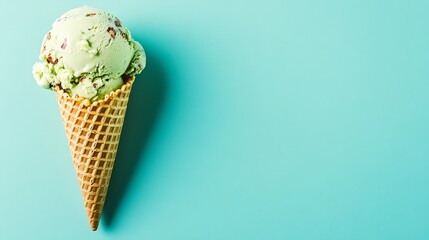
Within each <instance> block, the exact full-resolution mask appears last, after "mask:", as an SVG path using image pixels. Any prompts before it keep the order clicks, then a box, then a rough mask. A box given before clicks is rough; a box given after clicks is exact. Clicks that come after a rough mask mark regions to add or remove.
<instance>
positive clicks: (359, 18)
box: [0, 0, 429, 240]
mask: <svg viewBox="0 0 429 240" xmlns="http://www.w3.org/2000/svg"><path fill="white" fill-rule="evenodd" d="M84 4H87V5H90V6H95V7H99V8H103V9H105V10H107V11H110V12H112V13H113V14H115V15H116V16H118V17H119V18H120V19H121V20H122V22H124V24H125V25H126V26H127V27H128V28H129V29H130V31H131V32H132V33H133V37H134V38H135V39H137V40H138V41H140V42H141V43H142V45H143V46H144V47H145V49H146V53H147V69H146V70H145V71H144V72H143V73H142V74H141V75H140V76H139V78H138V81H137V82H136V84H135V87H134V91H133V93H132V96H131V102H130V105H129V109H128V112H127V119H126V121H125V127H124V130H123V135H122V138H121V144H120V147H119V151H118V157H117V162H116V166H115V172H114V174H113V178H112V182H111V187H110V190H109V197H108V199H107V202H106V206H105V210H104V213H103V214H104V215H103V219H102V221H101V225H100V228H99V230H98V231H97V232H92V231H91V230H90V228H89V225H88V222H87V218H86V213H85V210H84V208H83V203H82V199H81V195H80V190H79V187H78V183H77V179H76V177H75V172H74V169H73V165H72V160H71V156H70V153H69V149H68V145H67V140H66V137H65V132H64V129H63V126H62V122H61V118H60V115H59V111H58V106H57V103H56V101H55V97H54V94H53V93H52V92H49V91H46V90H43V89H40V88H39V87H38V86H37V85H36V83H35V80H34V79H33V77H32V75H31V67H32V65H33V63H34V62H35V61H37V57H38V53H39V49H40V45H41V42H42V39H43V36H44V34H45V33H46V32H47V31H48V30H49V29H50V27H51V23H52V22H53V21H54V20H55V19H56V18H57V17H59V16H60V15H61V14H62V13H63V12H65V11H66V10H68V9H71V8H74V7H78V6H81V5H84ZM428 10H429V2H428V1H416V0H403V1H384V0H378V1H370V0H363V1H354V0H350V1H340V0H325V1H317V0H307V1H303V0H293V1H292V0H290V1H289V0H266V1H262V0H255V1H244V0H228V1H226V0H217V1H197V0H183V1H173V0H166V1H137V0H136V1H109V2H107V1H53V0H51V1H48V0H39V1H31V2H30V1H28V2H24V1H18V0H17V1H9V2H8V4H7V6H3V13H2V14H1V15H0V20H1V23H2V24H1V29H2V37H1V38H0V44H1V46H3V47H2V52H1V56H2V57H1V60H0V70H1V73H2V74H3V76H2V78H1V82H2V84H3V85H4V86H5V87H7V90H3V91H2V93H1V94H0V113H1V118H0V189H1V191H0V239H8V240H14V239H74V240H75V239H154V240H158V239H159V240H164V239H166V240H167V239H168V240H174V239H186V240H189V239H207V240H209V239H223V240H229V239H231V240H232V239H234V240H235V239H246V240H253V239H303V240H304V239H308V240H313V239H338V240H340V239H341V240H343V239H365V240H372V239H374V240H384V239H386V240H387V239H388V240H395V239H398V240H399V239H401V240H403V239H413V240H419V239H422V240H423V239H429V188H428V181H429V161H428V157H429V146H428V143H429V141H428V140H429V112H428V111H429V108H428V104H429V98H428V89H429V68H428V62H429V45H428V43H429V28H428V21H429V15H428ZM9 81H10V82H11V83H9Z"/></svg>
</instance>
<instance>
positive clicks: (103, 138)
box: [55, 79, 134, 230]
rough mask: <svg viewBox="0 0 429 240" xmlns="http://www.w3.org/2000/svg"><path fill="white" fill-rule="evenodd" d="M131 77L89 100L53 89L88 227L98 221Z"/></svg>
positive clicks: (93, 226) (116, 147)
mask: <svg viewBox="0 0 429 240" xmlns="http://www.w3.org/2000/svg"><path fill="white" fill-rule="evenodd" d="M133 81H134V79H131V80H130V81H128V82H127V83H126V84H124V85H123V86H122V88H121V89H118V90H116V91H115V92H114V93H111V94H110V95H109V96H107V97H106V98H105V99H103V100H100V101H97V102H94V103H92V104H88V101H86V102H85V101H83V99H75V98H72V97H70V96H68V95H67V94H66V93H64V92H62V91H60V90H56V91H55V93H56V97H57V101H58V104H59V106H60V111H61V116H62V119H63V123H64V127H65V129H66V135H67V138H68V140H69V145H70V150H71V154H72V157H73V163H74V167H75V169H76V172H77V177H78V179H79V183H80V188H81V190H82V197H83V200H84V204H85V208H86V211H87V214H88V219H89V222H90V226H91V228H92V230H96V229H97V227H98V223H99V221H100V217H101V213H102V210H103V206H104V201H105V199H106V194H107V190H108V187H109V181H110V177H111V174H112V169H113V165H114V161H115V157H116V151H117V149H118V144H119V139H120V135H121V130H122V125H123V122H124V117H125V112H126V109H127V104H128V98H129V94H130V91H131V87H132V83H133Z"/></svg>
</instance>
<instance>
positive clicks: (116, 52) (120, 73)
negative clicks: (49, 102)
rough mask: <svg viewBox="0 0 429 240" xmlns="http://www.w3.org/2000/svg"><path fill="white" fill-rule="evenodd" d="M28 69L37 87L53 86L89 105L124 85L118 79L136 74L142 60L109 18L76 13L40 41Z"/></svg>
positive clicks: (140, 51) (142, 54)
mask: <svg viewBox="0 0 429 240" xmlns="http://www.w3.org/2000/svg"><path fill="white" fill-rule="evenodd" d="M39 58H40V60H41V62H37V63H36V64H34V66H33V75H34V78H35V79H36V81H37V84H38V85H39V86H41V87H43V88H48V89H49V88H50V89H53V88H54V87H56V86H58V87H59V88H60V89H63V90H64V91H65V92H66V93H68V94H69V95H70V96H71V97H83V98H86V99H89V100H90V101H91V102H93V101H96V100H100V99H103V98H104V96H105V95H106V94H108V93H110V92H112V91H114V90H116V89H118V88H120V87H121V86H122V85H123V84H124V80H123V79H127V78H126V77H127V76H133V75H136V74H138V73H140V72H141V71H142V70H143V69H144V67H145V65H146V55H145V52H144V50H143V47H142V46H141V45H140V43H138V42H136V41H135V40H133V38H132V37H131V34H130V32H129V31H128V29H127V28H126V27H125V26H124V25H123V24H122V22H121V21H120V20H119V19H118V18H116V17H115V16H113V15H112V14H110V13H108V12H105V11H103V10H100V9H97V8H91V7H87V6H84V7H80V8H76V9H73V10H70V11H68V12H66V13H65V14H64V15H62V16H61V17H60V18H58V19H57V20H56V21H55V22H54V23H53V26H52V29H51V30H50V31H49V32H48V33H47V34H46V35H45V38H44V40H43V44H42V48H41V51H40V56H39Z"/></svg>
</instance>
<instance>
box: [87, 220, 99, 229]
mask: <svg viewBox="0 0 429 240" xmlns="http://www.w3.org/2000/svg"><path fill="white" fill-rule="evenodd" d="M89 224H90V227H91V230H92V231H97V228H98V221H91V222H90V223H89Z"/></svg>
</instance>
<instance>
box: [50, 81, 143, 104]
mask: <svg viewBox="0 0 429 240" xmlns="http://www.w3.org/2000/svg"><path fill="white" fill-rule="evenodd" d="M134 80H135V76H129V77H128V78H126V80H125V83H124V84H123V85H122V86H121V87H120V88H118V89H116V90H115V91H112V92H110V93H108V94H106V95H105V96H104V98H103V99H100V100H97V101H94V102H92V103H91V102H90V101H89V99H87V98H84V97H74V96H73V97H70V95H69V94H68V93H66V92H65V91H64V89H61V88H60V87H59V86H55V87H54V89H53V90H54V92H56V93H57V94H58V96H59V97H60V98H61V99H71V100H74V101H76V102H81V103H83V104H84V105H85V106H86V107H89V106H101V105H103V104H104V103H106V102H108V101H110V100H112V99H114V98H116V97H117V96H118V95H119V94H120V93H121V92H123V91H125V89H127V88H128V87H129V86H131V85H132V84H133V83H134Z"/></svg>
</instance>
